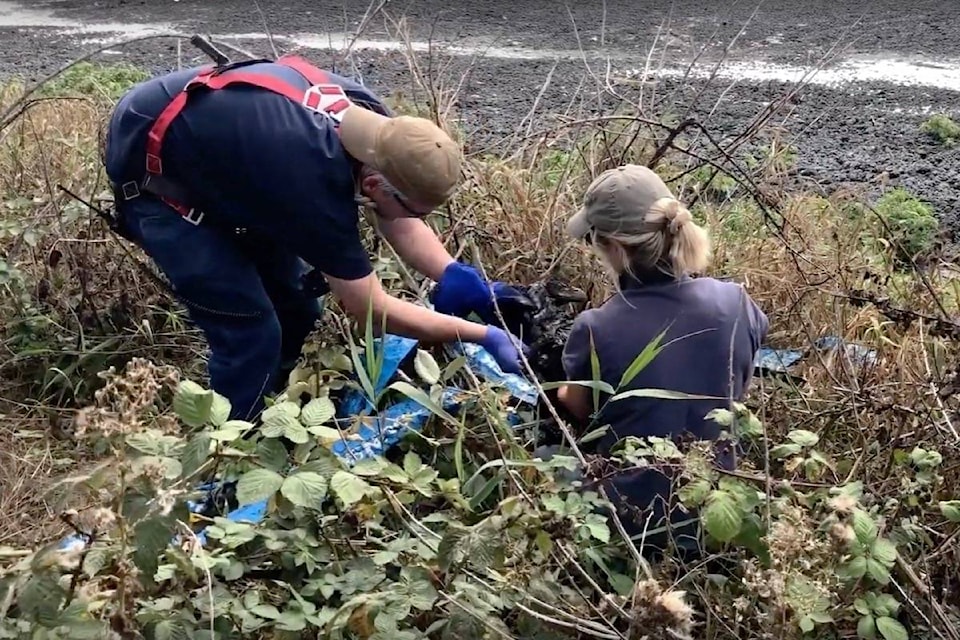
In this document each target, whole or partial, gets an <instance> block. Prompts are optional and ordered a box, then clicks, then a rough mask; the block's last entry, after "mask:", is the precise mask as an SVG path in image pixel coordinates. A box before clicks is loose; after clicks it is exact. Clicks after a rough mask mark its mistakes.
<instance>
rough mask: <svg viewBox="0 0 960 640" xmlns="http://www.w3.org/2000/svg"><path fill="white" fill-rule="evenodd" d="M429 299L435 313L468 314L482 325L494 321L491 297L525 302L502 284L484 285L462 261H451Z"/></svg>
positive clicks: (506, 285)
mask: <svg viewBox="0 0 960 640" xmlns="http://www.w3.org/2000/svg"><path fill="white" fill-rule="evenodd" d="M432 298H433V308H434V309H435V310H436V311H437V312H439V313H444V314H447V315H453V316H459V317H461V318H465V317H466V316H468V315H470V313H471V312H472V313H476V314H477V315H478V316H480V318H481V319H482V320H483V322H485V323H486V324H491V323H493V322H494V321H495V320H496V314H495V310H494V308H493V298H496V299H497V301H498V302H499V301H500V300H517V301H519V300H526V296H524V294H523V293H521V292H520V291H519V290H518V289H516V288H514V287H511V286H510V285H508V284H505V283H503V282H493V283H488V282H487V281H486V280H484V279H483V276H482V275H481V274H480V271H479V270H478V269H476V268H475V267H472V266H470V265H467V264H464V263H462V262H452V263H450V265H449V266H448V267H447V268H446V269H445V270H444V272H443V275H442V276H441V277H440V281H439V282H438V283H437V286H436V287H435V288H434V290H433V295H432Z"/></svg>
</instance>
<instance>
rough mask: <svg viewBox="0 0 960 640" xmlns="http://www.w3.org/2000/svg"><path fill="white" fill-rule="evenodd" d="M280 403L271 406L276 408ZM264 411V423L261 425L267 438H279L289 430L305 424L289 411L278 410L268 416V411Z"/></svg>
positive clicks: (261, 431) (261, 430)
mask: <svg viewBox="0 0 960 640" xmlns="http://www.w3.org/2000/svg"><path fill="white" fill-rule="evenodd" d="M277 406H278V405H274V406H273V407H270V409H275V408H276V407H277ZM263 413H264V418H263V424H261V425H260V433H262V434H263V435H264V437H267V438H279V437H280V436H283V435H285V434H286V433H287V430H288V429H290V428H291V427H292V428H296V427H300V428H301V429H302V428H303V425H302V424H300V422H299V421H298V420H297V417H296V416H292V415H290V414H289V413H288V412H287V411H283V410H282V409H281V410H277V411H274V412H273V413H271V414H270V416H269V417H268V416H267V415H266V413H267V412H266V411H264V412H263Z"/></svg>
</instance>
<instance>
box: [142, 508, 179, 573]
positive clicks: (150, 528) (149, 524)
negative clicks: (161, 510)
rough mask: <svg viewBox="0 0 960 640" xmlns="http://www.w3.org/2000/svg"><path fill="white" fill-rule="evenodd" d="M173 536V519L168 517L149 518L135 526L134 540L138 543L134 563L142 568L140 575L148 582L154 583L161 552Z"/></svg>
mask: <svg viewBox="0 0 960 640" xmlns="http://www.w3.org/2000/svg"><path fill="white" fill-rule="evenodd" d="M172 537H173V520H172V519H170V518H168V517H159V516H158V517H155V518H148V519H147V520H142V521H140V522H138V523H137V525H136V526H135V527H134V528H133V541H134V543H135V544H136V545H137V550H136V551H135V552H134V553H133V563H134V564H135V565H136V566H137V568H138V569H140V577H141V579H142V580H145V581H146V582H147V584H151V583H153V576H154V575H155V574H156V573H157V567H158V566H159V557H160V554H161V553H162V552H163V550H164V549H165V548H166V547H167V546H169V544H170V541H171V538H172Z"/></svg>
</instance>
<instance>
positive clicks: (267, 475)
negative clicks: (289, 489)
mask: <svg viewBox="0 0 960 640" xmlns="http://www.w3.org/2000/svg"><path fill="white" fill-rule="evenodd" d="M281 486H283V476H281V475H280V474H279V473H277V472H276V471H271V470H270V469H253V470H251V471H247V472H246V473H245V474H243V475H242V476H240V480H239V481H237V502H239V503H240V504H241V505H245V504H252V503H254V502H260V501H261V500H266V499H268V498H270V497H272V496H273V494H275V493H276V492H277V490H279V489H280V487H281Z"/></svg>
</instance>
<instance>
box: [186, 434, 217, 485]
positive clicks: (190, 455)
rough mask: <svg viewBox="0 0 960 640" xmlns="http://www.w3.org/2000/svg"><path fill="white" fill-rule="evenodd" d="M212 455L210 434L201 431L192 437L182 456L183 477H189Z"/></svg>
mask: <svg viewBox="0 0 960 640" xmlns="http://www.w3.org/2000/svg"><path fill="white" fill-rule="evenodd" d="M209 457H210V434H209V433H207V432H205V431H201V432H200V433H198V434H197V435H195V436H193V437H192V438H190V441H189V442H187V445H186V446H185V447H184V448H183V454H182V455H181V456H180V466H181V469H180V472H181V474H182V477H183V478H189V477H190V476H192V475H193V474H194V472H195V471H197V469H199V468H200V467H202V466H203V463H204V462H206V461H207V458H209Z"/></svg>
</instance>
